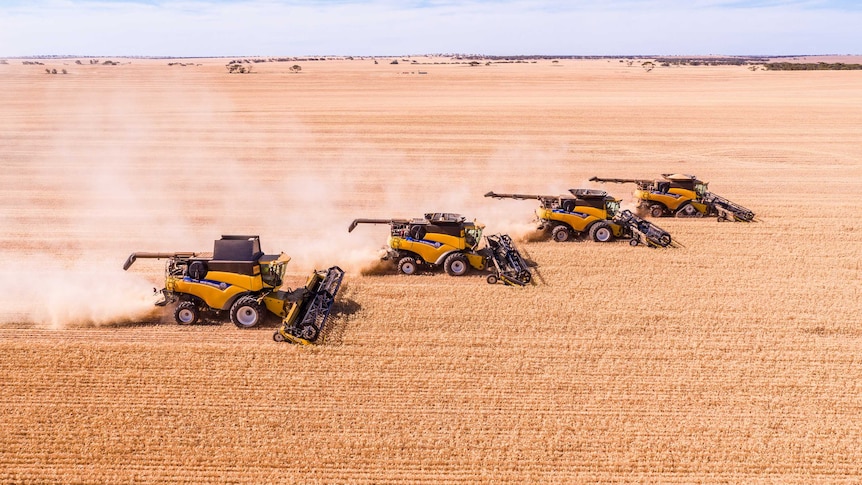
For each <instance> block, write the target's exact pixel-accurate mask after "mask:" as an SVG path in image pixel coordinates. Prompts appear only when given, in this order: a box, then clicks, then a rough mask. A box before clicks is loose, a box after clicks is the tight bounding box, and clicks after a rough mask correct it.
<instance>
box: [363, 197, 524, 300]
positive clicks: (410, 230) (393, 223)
mask: <svg viewBox="0 0 862 485" xmlns="http://www.w3.org/2000/svg"><path fill="white" fill-rule="evenodd" d="M359 224H389V226H390V235H389V239H388V241H387V247H386V248H385V251H384V254H383V257H382V259H383V260H385V261H392V262H393V263H394V264H395V265H396V267H397V268H398V270H399V271H400V272H401V273H404V274H406V275H412V274H415V273H416V272H417V271H418V270H419V268H420V267H421V266H427V267H429V268H436V267H439V266H443V269H444V270H445V271H446V273H448V274H449V275H450V276H463V275H465V274H467V272H468V271H469V269H470V268H474V269H476V270H479V271H485V270H490V271H491V274H490V275H488V277H487V281H488V283H491V284H494V283H497V282H501V283H504V284H508V285H518V286H524V285H526V284H528V283H529V282H530V281H531V279H532V275H531V273H530V270H529V268H528V267H527V263H526V262H525V261H524V259H523V258H522V257H521V254H520V253H519V252H518V250H517V249H515V245H514V244H513V243H512V239H511V238H510V237H509V236H508V235H505V234H495V235H491V236H486V237H485V241H486V242H487V244H486V246H485V247H483V248H481V249H480V248H479V245H480V243H481V242H482V230H483V229H484V226H483V225H481V224H477V223H475V222H469V221H467V220H466V218H464V217H462V216H461V215H460V214H452V213H429V214H425V217H424V218H422V219H355V220H354V221H353V222H352V223H351V224H350V227H349V228H348V232H353V230H354V229H356V226H357V225H359Z"/></svg>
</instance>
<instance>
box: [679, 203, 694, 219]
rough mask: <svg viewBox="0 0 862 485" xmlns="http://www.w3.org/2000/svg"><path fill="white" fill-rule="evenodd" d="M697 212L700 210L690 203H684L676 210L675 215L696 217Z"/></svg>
mask: <svg viewBox="0 0 862 485" xmlns="http://www.w3.org/2000/svg"><path fill="white" fill-rule="evenodd" d="M698 214H700V212H698V210H697V209H696V208H695V207H694V206H693V205H691V204H685V205H684V206H682V207H680V208H679V209H677V211H676V216H677V217H697V215H698Z"/></svg>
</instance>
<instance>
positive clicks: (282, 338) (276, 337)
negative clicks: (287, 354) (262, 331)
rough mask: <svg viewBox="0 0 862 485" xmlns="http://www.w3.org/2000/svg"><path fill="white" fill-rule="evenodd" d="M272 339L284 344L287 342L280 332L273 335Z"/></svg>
mask: <svg viewBox="0 0 862 485" xmlns="http://www.w3.org/2000/svg"><path fill="white" fill-rule="evenodd" d="M272 339H273V340H275V341H276V342H284V340H285V339H284V335H282V334H281V332H278V331H276V332H275V333H274V334H272Z"/></svg>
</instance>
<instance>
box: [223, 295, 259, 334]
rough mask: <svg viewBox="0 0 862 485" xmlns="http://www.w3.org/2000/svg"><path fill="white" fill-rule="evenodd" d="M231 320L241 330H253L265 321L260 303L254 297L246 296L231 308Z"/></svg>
mask: <svg viewBox="0 0 862 485" xmlns="http://www.w3.org/2000/svg"><path fill="white" fill-rule="evenodd" d="M230 320H231V321H232V322H233V324H234V325H236V326H237V327H239V328H251V327H253V326H255V325H257V324H258V323H260V321H261V320H263V312H262V309H261V308H260V303H258V302H257V299H255V298H254V297H253V296H244V297H242V298H240V299H239V300H237V301H236V303H234V304H233V306H232V307H230Z"/></svg>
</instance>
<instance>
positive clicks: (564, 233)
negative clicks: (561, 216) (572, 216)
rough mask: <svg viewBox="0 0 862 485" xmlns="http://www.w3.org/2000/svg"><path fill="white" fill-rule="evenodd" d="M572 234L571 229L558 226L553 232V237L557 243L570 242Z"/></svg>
mask: <svg viewBox="0 0 862 485" xmlns="http://www.w3.org/2000/svg"><path fill="white" fill-rule="evenodd" d="M570 235H571V233H570V232H569V228H568V227H566V226H557V227H555V228H554V230H553V231H551V237H552V238H553V239H554V241H556V242H565V241H568V240H569V236H570Z"/></svg>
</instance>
